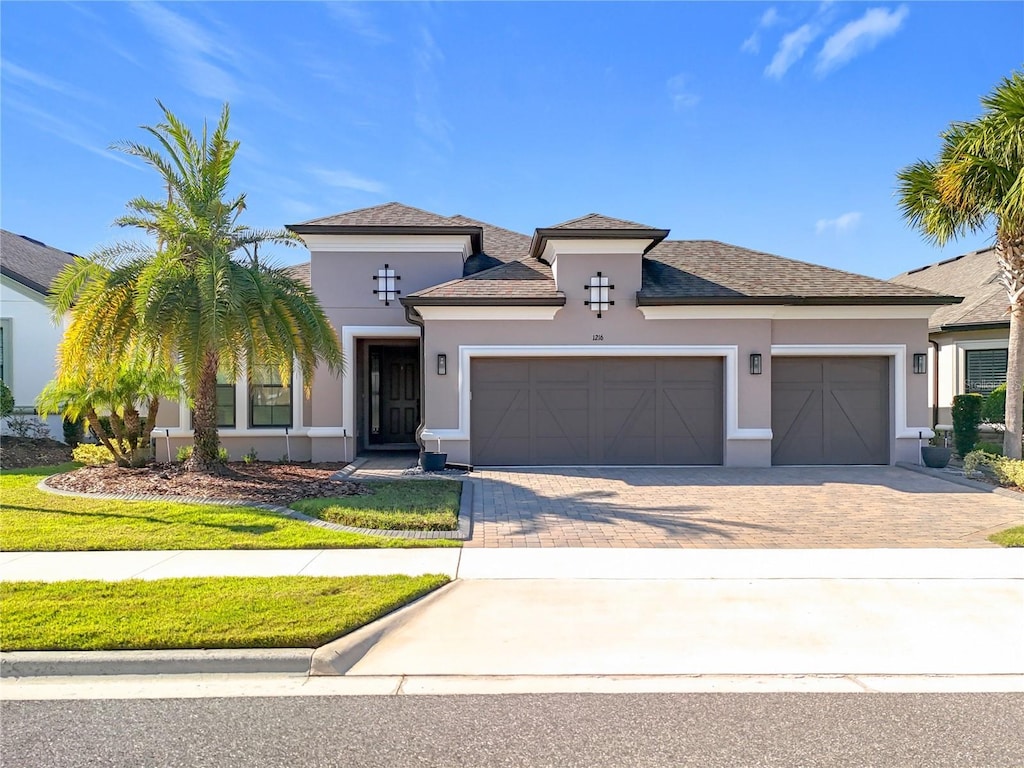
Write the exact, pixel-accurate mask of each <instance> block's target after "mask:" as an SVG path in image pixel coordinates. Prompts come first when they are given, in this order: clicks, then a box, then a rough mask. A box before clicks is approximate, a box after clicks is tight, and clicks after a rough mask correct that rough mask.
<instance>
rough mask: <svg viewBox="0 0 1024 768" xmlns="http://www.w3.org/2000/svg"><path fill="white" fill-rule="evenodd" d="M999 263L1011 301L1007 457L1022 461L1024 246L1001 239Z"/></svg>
mask: <svg viewBox="0 0 1024 768" xmlns="http://www.w3.org/2000/svg"><path fill="white" fill-rule="evenodd" d="M996 261H997V263H998V264H999V271H1000V275H999V277H1000V282H1001V283H1002V284H1003V287H1004V288H1006V293H1007V296H1008V298H1009V299H1010V342H1009V349H1008V350H1007V359H1006V419H1005V421H1006V432H1005V433H1003V453H1004V454H1006V455H1007V456H1009V457H1010V458H1011V459H1019V458H1020V457H1021V439H1022V437H1024V429H1022V427H1024V394H1022V393H1024V243H1021V241H1020V240H1019V239H1016V240H1014V239H1012V238H1005V237H998V239H997V242H996Z"/></svg>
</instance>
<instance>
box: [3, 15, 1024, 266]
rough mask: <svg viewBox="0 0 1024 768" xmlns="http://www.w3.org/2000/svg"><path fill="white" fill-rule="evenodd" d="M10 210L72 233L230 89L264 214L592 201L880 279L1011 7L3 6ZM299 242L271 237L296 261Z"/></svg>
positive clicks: (250, 180) (511, 216)
mask: <svg viewBox="0 0 1024 768" xmlns="http://www.w3.org/2000/svg"><path fill="white" fill-rule="evenodd" d="M0 36H2V39H0V51H2V90H0V109H2V122H0V149H2V155H0V178H2V186H0V193H2V200H0V204H2V208H0V223H2V226H3V227H4V228H5V229H8V230H13V231H15V232H20V233H22V234H26V235H29V236H30V237H34V238H37V239H40V240H44V241H46V242H47V243H49V244H51V245H54V246H56V247H59V248H62V249H65V250H70V251H74V252H77V253H83V254H84V253H88V252H89V251H90V250H92V249H94V248H95V247H97V246H98V245H100V244H103V243H107V242H111V241H113V240H116V239H119V238H124V237H132V236H134V235H133V233H131V232H129V231H122V230H118V229H116V228H114V227H112V226H111V222H112V221H113V219H114V218H115V217H116V216H118V215H119V214H120V213H121V212H122V211H123V209H124V203H125V201H127V200H128V199H129V198H131V197H133V196H135V195H139V194H144V195H147V196H159V195H160V189H159V185H158V182H157V179H156V176H155V174H154V173H153V172H152V171H150V170H148V169H146V168H144V167H143V166H142V165H141V164H140V163H139V162H137V161H136V160H134V159H132V158H128V157H126V156H123V155H120V154H118V153H116V152H113V151H110V150H109V149H108V146H109V145H110V144H111V143H112V142H115V141H117V140H122V139H142V138H144V134H143V133H142V132H141V131H140V130H139V129H138V126H139V125H142V124H152V123H155V122H157V121H158V119H159V112H158V110H157V106H156V104H155V101H154V100H155V99H157V98H159V99H160V100H162V101H163V102H164V103H165V104H166V105H167V106H168V107H170V108H171V110H172V111H174V112H175V113H177V114H178V115H179V116H180V117H182V118H183V119H185V120H186V121H187V122H189V123H190V124H191V125H193V126H194V127H198V126H199V125H201V123H202V120H203V119H204V118H209V119H210V120H211V122H212V121H214V120H215V119H216V117H217V115H218V113H219V110H220V105H221V104H222V103H223V102H224V101H228V102H230V104H231V110H232V129H233V134H234V136H235V137H236V138H238V139H240V140H241V150H240V153H239V155H238V157H237V160H236V163H235V169H234V175H233V183H234V185H235V187H236V189H237V191H245V192H246V193H247V196H248V203H249V210H248V212H247V214H246V219H245V220H246V221H247V223H249V224H250V225H253V226H263V227H279V226H281V225H284V224H288V223H295V222H298V221H303V220H306V219H309V218H313V217H316V216H322V215H327V214H331V213H336V212H339V211H343V210H349V209H352V208H359V207H363V206H368V205H376V204H378V203H382V202H387V201H389V200H399V201H401V202H404V203H407V204H410V205H415V206H418V207H422V208H426V209H428V210H432V211H436V212H438V213H442V214H447V215H451V214H456V213H461V214H464V215H467V216H472V217H474V218H478V219H483V220H486V221H490V222H493V223H495V224H499V225H502V226H505V227H509V228H511V229H517V230H519V231H522V232H527V233H529V232H532V231H533V229H534V228H535V227H541V226H550V225H552V224H555V223H557V222H560V221H563V220H565V219H569V218H573V217H576V216H579V215H582V214H585V213H589V212H591V211H598V212H601V213H606V214H608V215H612V216H617V217H621V218H627V219H634V220H637V221H641V222H644V223H646V224H650V225H653V226H658V227H666V228H670V229H671V230H672V234H671V235H670V237H672V238H677V239H691V238H708V239H716V240H723V241H726V242H730V243H735V244H737V245H743V246H747V247H751V248H755V249H758V250H764V251H768V252H772V253H778V254H781V255H784V256H789V257H792V258H797V259H802V260H805V261H812V262H816V263H820V264H826V265H829V266H834V267H838V268H842V269H847V270H851V271H857V272H862V273H865V274H870V275H875V276H878V277H891V276H892V275H894V274H896V273H898V272H901V271H903V270H906V269H908V268H913V267H915V266H920V265H923V264H925V263H929V262H932V261H936V260H938V259H940V258H944V257H946V256H949V255H953V254H956V253H962V252H964V251H969V250H973V249H975V248H978V247H984V246H985V245H987V244H988V242H989V239H988V237H986V236H979V237H974V238H971V239H968V240H964V241H961V242H960V243H956V244H953V245H952V246H949V247H947V248H946V249H944V251H940V250H938V249H936V248H934V247H932V246H929V245H928V244H926V243H925V242H924V241H923V240H922V239H921V238H920V236H919V235H918V234H917V233H916V232H914V231H912V230H910V229H908V228H907V227H906V225H905V224H904V223H903V222H902V220H901V219H900V216H899V212H898V210H897V207H896V203H895V199H894V197H893V190H894V186H895V178H894V174H895V172H896V171H897V170H898V169H899V168H900V167H901V166H903V165H906V164H908V163H910V162H913V161H914V160H916V159H918V158H920V157H930V156H932V155H933V154H934V152H935V151H936V149H937V148H938V143H939V139H938V134H939V132H940V131H941V130H943V129H944V128H945V127H946V126H947V125H948V123H949V122H950V121H951V120H963V119H970V118H971V117H973V116H975V115H977V114H978V112H979V111H980V105H979V102H978V99H979V97H980V96H981V95H982V94H984V93H986V92H987V91H989V90H990V89H991V88H992V87H993V86H994V85H995V84H996V83H997V82H998V81H999V80H1000V79H1001V78H1002V77H1004V76H1006V75H1008V74H1009V73H1010V72H1011V71H1012V70H1013V69H1014V68H1015V67H1020V66H1021V62H1022V61H1024V3H1019V2H1007V3H985V2H970V3H966V2H965V3H955V2H948V3H917V2H909V3H883V2H879V3H874V2H872V3H840V2H832V3H824V4H820V3H754V2H749V3H712V2H705V3H668V2H665V3H639V2H637V3H611V2H609V3H583V2H578V3H540V2H537V3H455V2H451V3H433V4H426V3H422V4H420V3H417V4H405V3H366V4H338V3H334V4H328V3H302V2H289V3H274V2H260V3H242V2H218V3H199V2H195V3H159V4H158V3H154V2H145V3H115V2H109V3H57V2H52V3H42V2H11V1H10V0H5V1H4V2H3V3H2V5H0ZM305 258H306V254H305V252H304V251H303V250H301V249H291V250H284V251H282V252H280V253H279V261H280V262H282V263H291V262H295V261H301V260H304V259H305Z"/></svg>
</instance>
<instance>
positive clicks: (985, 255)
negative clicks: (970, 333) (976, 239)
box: [892, 248, 1010, 330]
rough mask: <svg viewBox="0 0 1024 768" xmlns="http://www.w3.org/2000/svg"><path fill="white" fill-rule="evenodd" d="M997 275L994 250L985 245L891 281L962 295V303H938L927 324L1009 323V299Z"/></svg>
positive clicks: (942, 325) (944, 325) (946, 325)
mask: <svg viewBox="0 0 1024 768" xmlns="http://www.w3.org/2000/svg"><path fill="white" fill-rule="evenodd" d="M998 275H999V265H998V264H997V263H996V251H995V249H994V248H986V249H985V250H982V251H974V252H972V253H965V254H963V255H962V256H957V257H955V258H953V259H947V260H946V261H940V262H938V263H937V264H929V265H928V266H926V267H921V268H920V269H914V270H911V271H910V272H904V273H903V274H901V275H897V276H896V277H894V278H893V279H892V281H893V282H894V283H900V284H902V285H914V286H917V287H918V288H925V289H927V290H930V291H938V292H940V293H954V294H957V295H959V296H963V297H964V302H963V304H954V305H951V306H948V307H940V308H939V309H937V310H935V312H934V313H932V316H931V320H929V323H928V324H929V326H930V327H931V328H932V329H933V330H936V329H939V328H953V327H956V326H972V325H995V324H1004V323H1005V324H1006V325H1009V324H1010V315H1009V313H1008V309H1009V300H1008V299H1007V296H1006V289H1004V288H1003V287H1002V286H1001V285H1000V284H999V282H998V281H997V279H996V278H997V277H998Z"/></svg>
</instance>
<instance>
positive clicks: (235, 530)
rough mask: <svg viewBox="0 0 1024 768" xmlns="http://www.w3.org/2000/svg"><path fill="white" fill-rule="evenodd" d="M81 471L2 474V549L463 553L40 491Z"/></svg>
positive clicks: (230, 510) (179, 507)
mask: <svg viewBox="0 0 1024 768" xmlns="http://www.w3.org/2000/svg"><path fill="white" fill-rule="evenodd" d="M73 468H74V466H73V465H63V466H59V467H38V468H33V469H10V470H2V471H0V550H3V551H8V552H15V551H16V552H26V551H31V552H53V551H78V550H111V549H347V548H353V549H355V548H360V549H369V548H378V547H458V546H461V544H460V542H457V541H450V540H446V539H396V538H388V537H384V536H366V535H363V534H357V533H344V532H341V531H331V530H326V529H324V528H319V527H317V526H314V525H310V524H309V523H303V522H301V521H298V520H289V519H288V518H285V517H281V516H280V515H278V514H275V513H273V512H268V511H266V510H261V509H252V508H248V507H217V506H211V505H204V504H181V503H176V502H166V501H107V500H104V499H88V498H77V497H72V496H57V495H55V494H52V493H46V492H44V491H40V490H38V489H37V488H36V484H37V483H38V482H39V481H40V480H41V479H42V478H43V477H44V476H47V475H52V474H54V473H56V472H65V471H68V470H70V469H73Z"/></svg>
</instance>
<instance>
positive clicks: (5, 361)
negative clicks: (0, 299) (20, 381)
mask: <svg viewBox="0 0 1024 768" xmlns="http://www.w3.org/2000/svg"><path fill="white" fill-rule="evenodd" d="M11 361H12V357H11V321H10V320H0V381H3V383H4V384H6V385H7V386H8V387H10V386H11Z"/></svg>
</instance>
